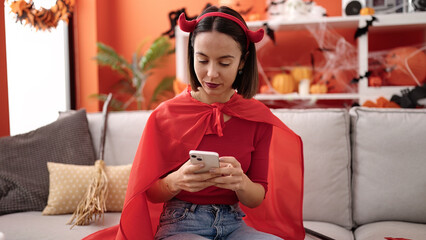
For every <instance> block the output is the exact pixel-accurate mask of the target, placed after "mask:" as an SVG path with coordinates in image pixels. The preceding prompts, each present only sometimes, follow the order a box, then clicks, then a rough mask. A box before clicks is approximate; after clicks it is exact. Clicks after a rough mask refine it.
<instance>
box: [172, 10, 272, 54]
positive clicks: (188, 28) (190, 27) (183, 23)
mask: <svg viewBox="0 0 426 240" xmlns="http://www.w3.org/2000/svg"><path fill="white" fill-rule="evenodd" d="M213 16H217V17H223V18H226V19H229V20H231V21H233V22H235V23H236V24H238V25H239V26H240V27H241V28H242V29H243V30H244V32H245V33H246V36H247V39H248V41H247V48H248V45H249V43H250V42H253V43H257V42H259V41H260V40H262V38H263V35H264V31H263V29H262V28H261V29H259V30H257V31H251V30H249V29H248V28H247V26H246V25H244V24H243V23H242V22H241V20H240V19H238V18H236V17H234V16H232V15H229V14H226V13H223V12H209V13H206V14H204V15H201V16H199V17H198V18H197V19H194V20H191V21H188V20H186V17H185V13H182V14H181V15H180V16H179V27H180V29H182V31H184V32H193V31H194V29H195V27H196V26H197V24H198V23H199V22H200V21H201V20H202V19H203V18H205V17H213Z"/></svg>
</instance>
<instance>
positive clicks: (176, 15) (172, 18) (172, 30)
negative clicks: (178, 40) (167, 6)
mask: <svg viewBox="0 0 426 240" xmlns="http://www.w3.org/2000/svg"><path fill="white" fill-rule="evenodd" d="M210 6H212V5H211V4H210V3H207V5H206V6H205V7H204V9H206V8H208V7H210ZM181 13H185V16H188V14H186V9H185V8H181V9H178V10H176V11H172V12H169V21H170V29H169V30H167V31H166V32H164V33H162V34H161V35H163V36H164V35H168V36H169V38H174V37H175V27H176V25H177V21H178V19H179V16H180V14H181ZM197 17H198V16H194V17H188V20H192V19H196V18H197Z"/></svg>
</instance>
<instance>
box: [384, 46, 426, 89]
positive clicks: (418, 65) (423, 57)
mask: <svg viewBox="0 0 426 240" xmlns="http://www.w3.org/2000/svg"><path fill="white" fill-rule="evenodd" d="M406 59H407V63H408V67H409V68H410V70H411V71H412V73H413V74H414V76H416V78H417V81H418V82H419V83H420V84H422V83H424V82H425V80H426V67H425V66H426V54H425V53H424V52H423V51H418V49H417V48H415V47H398V48H395V49H392V50H391V51H389V53H388V54H387V55H386V58H385V64H386V69H387V71H388V74H387V75H386V82H387V83H388V84H390V85H395V86H412V85H417V83H416V81H415V80H414V79H413V77H412V76H411V74H410V72H409V70H408V69H407V67H406V65H405V61H406Z"/></svg>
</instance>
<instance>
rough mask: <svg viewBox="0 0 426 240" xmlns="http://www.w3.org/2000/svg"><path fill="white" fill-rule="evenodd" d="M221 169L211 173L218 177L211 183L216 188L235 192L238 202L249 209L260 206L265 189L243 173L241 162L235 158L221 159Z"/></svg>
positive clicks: (212, 179)
mask: <svg viewBox="0 0 426 240" xmlns="http://www.w3.org/2000/svg"><path fill="white" fill-rule="evenodd" d="M219 159H220V167H219V168H214V169H211V170H210V172H211V173H214V174H218V175H219V176H218V177H215V178H211V179H210V180H209V181H210V182H212V183H214V186H216V187H219V188H225V189H229V190H232V191H235V193H236V194H237V197H238V200H240V202H241V203H242V204H244V205H245V206H247V207H250V208H254V207H257V206H259V205H260V204H261V203H262V201H263V199H264V198H265V189H264V188H263V186H262V185H260V184H258V183H255V182H253V181H251V180H250V178H249V177H248V176H247V175H246V174H245V173H244V172H243V169H242V168H241V164H240V162H238V160H237V159H235V158H234V157H221V158H219Z"/></svg>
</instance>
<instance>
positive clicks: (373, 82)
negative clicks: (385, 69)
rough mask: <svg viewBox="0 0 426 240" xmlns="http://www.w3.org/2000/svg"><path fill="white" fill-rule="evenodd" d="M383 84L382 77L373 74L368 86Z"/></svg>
mask: <svg viewBox="0 0 426 240" xmlns="http://www.w3.org/2000/svg"><path fill="white" fill-rule="evenodd" d="M382 84H383V81H382V78H381V77H379V76H371V77H369V78H368V86H372V87H380V86H382Z"/></svg>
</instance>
